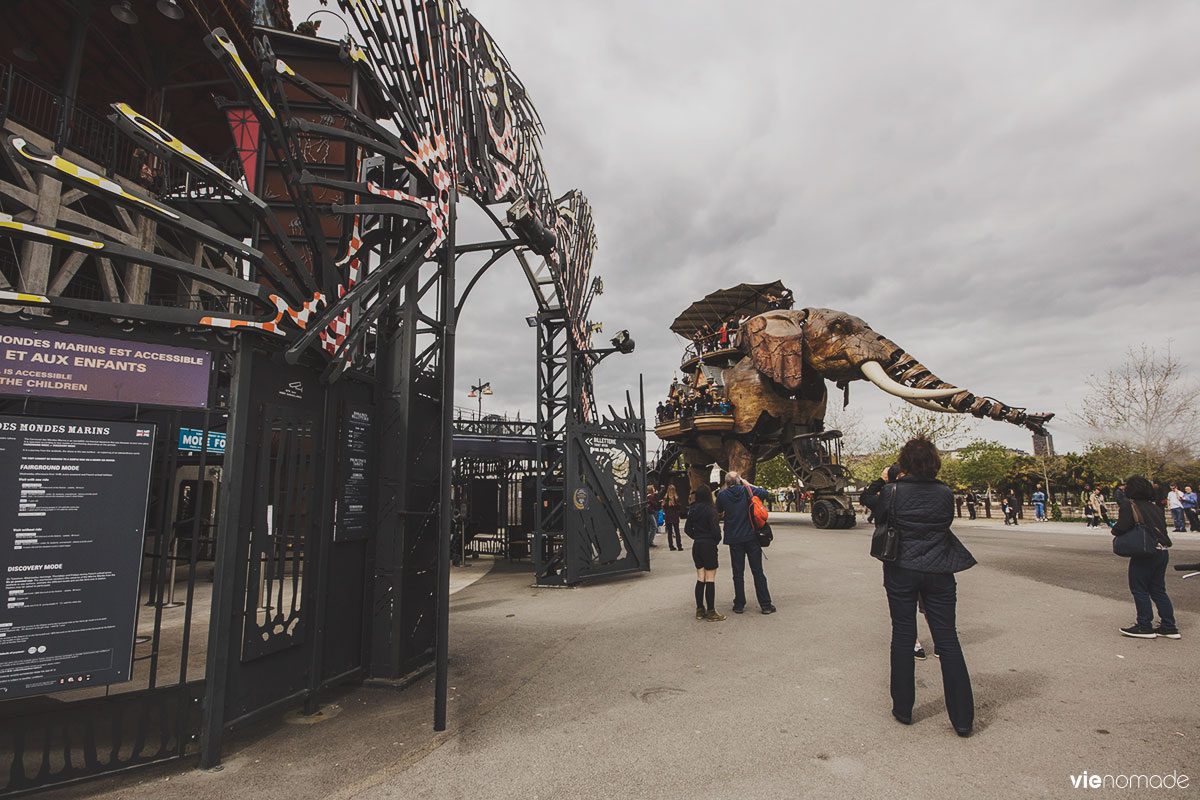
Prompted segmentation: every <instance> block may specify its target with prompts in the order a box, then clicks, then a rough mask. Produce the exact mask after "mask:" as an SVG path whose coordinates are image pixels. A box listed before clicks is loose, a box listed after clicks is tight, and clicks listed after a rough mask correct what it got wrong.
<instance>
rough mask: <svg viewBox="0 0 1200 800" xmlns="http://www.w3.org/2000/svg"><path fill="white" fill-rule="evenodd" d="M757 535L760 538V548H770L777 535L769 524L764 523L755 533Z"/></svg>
mask: <svg viewBox="0 0 1200 800" xmlns="http://www.w3.org/2000/svg"><path fill="white" fill-rule="evenodd" d="M755 535H756V536H758V546H759V547H770V546H771V542H773V541H774V540H775V533H774V532H773V531H772V530H771V523H769V522H764V523H763V526H762V527H761V528H759V529H758V530H757V531H755Z"/></svg>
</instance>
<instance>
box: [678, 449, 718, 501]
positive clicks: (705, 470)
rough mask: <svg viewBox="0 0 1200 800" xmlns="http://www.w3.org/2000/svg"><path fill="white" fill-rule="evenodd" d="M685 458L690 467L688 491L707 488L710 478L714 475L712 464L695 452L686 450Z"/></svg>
mask: <svg viewBox="0 0 1200 800" xmlns="http://www.w3.org/2000/svg"><path fill="white" fill-rule="evenodd" d="M683 458H684V460H685V461H686V462H687V465H688V491H689V492H694V491H696V489H697V488H699V487H701V486H707V485H708V476H709V475H711V474H712V464H710V463H708V462H707V461H706V460H705V459H704V457H703V456H702V455H700V453H699V451H695V450H685V451H684V452H683Z"/></svg>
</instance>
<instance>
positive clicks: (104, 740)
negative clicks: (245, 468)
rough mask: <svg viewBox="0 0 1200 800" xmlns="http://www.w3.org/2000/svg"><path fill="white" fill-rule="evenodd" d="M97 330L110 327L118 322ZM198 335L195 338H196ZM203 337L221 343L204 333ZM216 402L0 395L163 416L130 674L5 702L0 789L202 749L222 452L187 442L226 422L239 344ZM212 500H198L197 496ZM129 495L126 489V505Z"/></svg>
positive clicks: (63, 409) (74, 408)
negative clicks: (150, 403) (192, 404)
mask: <svg viewBox="0 0 1200 800" xmlns="http://www.w3.org/2000/svg"><path fill="white" fill-rule="evenodd" d="M89 332H96V333H110V331H107V330H95V331H89ZM189 343H190V342H189ZM195 343H196V344H201V345H202V346H211V345H212V344H213V343H212V342H207V343H205V342H204V341H203V340H200V339H198V340H196V342H195ZM213 355H214V361H213V367H212V374H213V380H212V381H211V382H210V391H209V406H210V408H208V409H169V408H154V407H144V406H130V405H123V404H112V403H80V402H71V401H55V400H47V399H40V400H39V399H0V414H13V415H22V416H26V417H28V418H30V419H31V420H32V421H36V420H37V419H38V418H39V417H65V418H74V419H80V420H86V421H101V420H111V421H125V422H138V423H146V424H148V425H153V431H154V438H153V457H152V468H151V477H150V487H149V489H150V491H149V502H148V507H147V515H146V528H145V539H144V546H143V553H142V561H141V580H140V584H141V585H140V589H139V604H138V619H137V627H136V634H137V638H136V639H135V640H134V650H133V672H132V674H131V675H130V679H129V680H128V681H125V682H123V683H115V684H111V685H109V686H96V687H86V688H80V689H73V690H68V691H65V692H59V693H56V694H53V695H51V694H43V695H35V696H30V697H24V698H17V699H12V700H4V699H3V697H0V700H3V704H2V708H0V795H2V796H5V797H8V796H15V795H19V794H24V793H27V792H31V791H38V790H41V789H45V788H46V787H50V786H60V785H64V784H69V783H73V782H77V781H81V780H86V779H88V778H93V777H96V776H98V775H103V774H110V773H113V772H119V771H122V770H126V769H130V768H133V767H137V766H142V765H145V764H150V763H154V762H156V761H164V760H169V759H173V758H179V757H182V756H186V755H189V754H194V753H196V752H197V750H198V747H199V739H200V730H201V701H202V699H203V695H204V687H205V661H204V655H205V651H204V647H203V638H202V637H203V635H204V630H205V628H206V627H207V625H208V610H209V605H208V593H209V585H210V584H209V583H208V575H209V570H210V565H211V562H212V555H211V553H212V542H213V540H214V537H216V536H217V535H219V534H218V532H217V531H216V530H215V529H214V528H213V525H212V515H211V507H212V505H213V503H214V502H215V501H216V497H217V495H218V493H219V491H221V488H222V478H221V475H222V469H223V465H222V455H221V454H219V453H214V452H210V451H209V449H208V448H207V447H205V448H198V452H185V451H183V450H181V448H180V441H181V436H180V435H181V432H188V433H193V434H195V433H199V434H200V438H201V439H203V440H209V436H210V433H211V434H217V435H219V434H220V433H221V432H222V431H223V430H224V428H225V416H224V415H223V414H222V413H220V412H221V411H222V408H223V404H224V397H225V396H226V388H227V387H226V384H225V383H224V377H223V376H224V375H226V374H227V373H228V360H227V359H228V358H229V355H228V354H227V353H222V352H219V351H218V352H214V354H213ZM198 499H199V500H200V502H197V500H198ZM124 500H125V498H114V502H123V501H124Z"/></svg>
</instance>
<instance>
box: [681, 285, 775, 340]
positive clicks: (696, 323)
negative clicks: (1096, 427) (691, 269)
mask: <svg viewBox="0 0 1200 800" xmlns="http://www.w3.org/2000/svg"><path fill="white" fill-rule="evenodd" d="M786 290H787V287H785V286H784V285H783V281H772V282H770V283H739V284H738V285H737V286H732V287H730V288H728V289H719V290H717V291H715V292H713V293H712V294H710V295H707V296H706V297H705V298H704V299H703V300H697V301H696V302H695V303H692V304H691V305H690V306H688V307H687V308H686V309H685V310H684V312H683V313H682V314H680V315H679V316H678V317H676V318H675V321H674V322H672V323H671V331H672V333H677V334H679V335H680V336H685V337H687V338H688V339H690V338H692V337H693V336H694V335H695V334H696V331H698V330H700V329H701V328H703V327H704V326H705V325H708V326H710V327H711V328H714V329H715V328H719V327H721V323H723V322H727V321H728V320H729V319H730V317H736V318H738V319H740V318H741V317H743V316H746V317H753V316H755V315H756V314H761V313H762V312H764V311H766V310H767V304H768V302H769V301H768V300H767V295H768V294H770V295H774V296H775V297H779V296H780V295H781V294H783V292H785V291H786Z"/></svg>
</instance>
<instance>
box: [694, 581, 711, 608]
mask: <svg viewBox="0 0 1200 800" xmlns="http://www.w3.org/2000/svg"><path fill="white" fill-rule="evenodd" d="M705 585H706V584H705V583H704V581H696V608H704V587H705ZM709 608H712V606H709Z"/></svg>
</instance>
